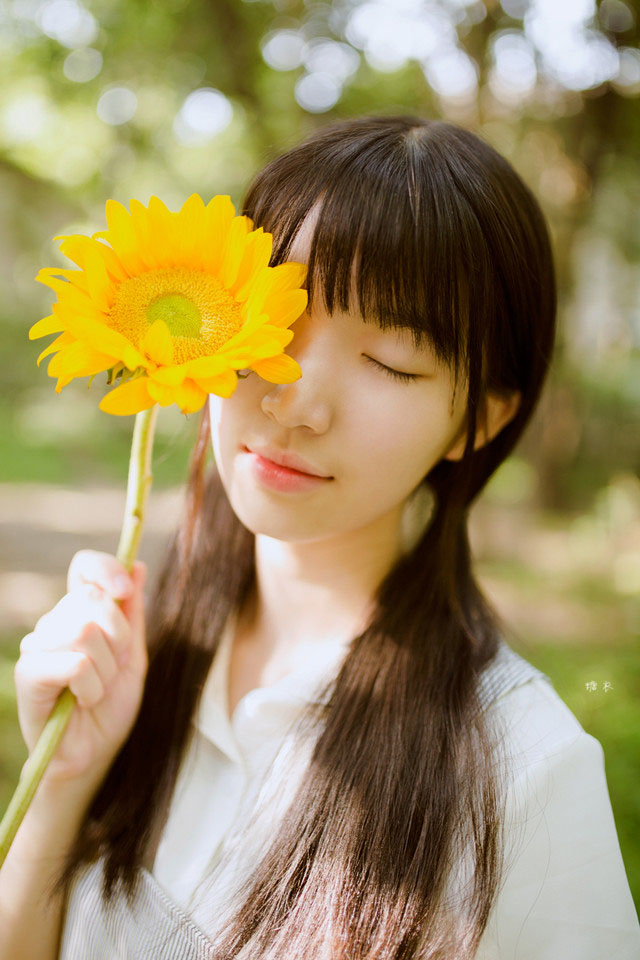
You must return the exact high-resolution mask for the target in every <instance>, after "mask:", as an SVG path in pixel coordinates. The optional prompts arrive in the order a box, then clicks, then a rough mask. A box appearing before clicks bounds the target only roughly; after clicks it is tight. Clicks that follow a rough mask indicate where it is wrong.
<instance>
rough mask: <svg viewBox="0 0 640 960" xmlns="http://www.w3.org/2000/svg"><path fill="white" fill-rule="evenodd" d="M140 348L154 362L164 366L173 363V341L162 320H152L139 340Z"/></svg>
mask: <svg viewBox="0 0 640 960" xmlns="http://www.w3.org/2000/svg"><path fill="white" fill-rule="evenodd" d="M140 350H141V351H142V353H145V354H146V355H147V356H148V357H150V358H151V359H152V360H153V361H154V362H155V363H159V364H165V365H166V366H169V364H171V363H173V341H172V339H171V334H170V332H169V327H168V326H167V325H166V323H165V322H164V320H161V319H160V318H158V319H157V320H154V322H153V323H152V324H151V326H150V327H149V329H148V330H147V332H146V333H145V335H144V337H143V338H142V340H141V341H140Z"/></svg>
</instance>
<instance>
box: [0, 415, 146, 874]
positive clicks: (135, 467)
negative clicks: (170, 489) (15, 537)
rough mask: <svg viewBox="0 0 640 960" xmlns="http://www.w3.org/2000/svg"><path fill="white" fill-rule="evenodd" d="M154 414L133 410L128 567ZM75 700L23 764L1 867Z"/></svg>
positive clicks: (1, 834) (2, 841)
mask: <svg viewBox="0 0 640 960" xmlns="http://www.w3.org/2000/svg"><path fill="white" fill-rule="evenodd" d="M157 415H158V405H157V404H156V403H154V405H153V406H152V407H149V409H147V410H142V411H141V412H140V413H137V414H136V419H135V425H134V429H133V440H132V443H131V454H130V457H129V477H128V480H127V499H126V503H125V510H124V521H123V524H122V532H121V534H120V543H119V544H118V551H117V553H116V556H117V558H118V560H119V561H120V562H121V563H122V564H123V565H124V566H125V567H126V568H127V570H128V571H131V569H132V567H133V564H134V561H135V558H136V554H137V552H138V544H139V542H140V535H141V533H142V525H143V523H144V515H145V507H146V502H147V494H148V493H149V489H150V487H151V481H152V479H153V475H152V473H151V455H152V451H153V435H154V431H155V425H156V418H157ZM75 704H76V698H75V696H74V694H73V693H72V692H71V690H70V689H69V688H68V687H67V688H66V689H65V690H63V691H62V693H61V694H60V696H59V697H58V699H57V701H56V704H55V706H54V708H53V710H52V711H51V713H50V715H49V719H48V720H47V722H46V724H45V726H44V729H43V730H42V733H41V734H40V736H39V738H38V742H37V743H36V745H35V747H34V748H33V751H32V753H31V755H30V757H29V759H28V760H27V762H26V763H25V765H24V766H23V768H22V773H21V774H20V779H19V781H18V786H17V787H16V789H15V792H14V794H13V796H12V798H11V800H10V801H9V806H8V807H7V810H6V812H5V814H4V816H3V818H2V822H0V867H1V866H2V864H3V863H4V861H5V859H6V856H7V854H8V852H9V849H10V848H11V844H12V843H13V840H14V837H15V835H16V833H17V832H18V828H19V826H20V824H21V823H22V821H23V819H24V816H25V814H26V812H27V810H28V809H29V805H30V803H31V801H32V799H33V796H34V794H35V792H36V790H37V788H38V784H39V783H40V781H41V780H42V777H43V775H44V772H45V770H46V769H47V766H48V765H49V761H50V760H51V758H52V756H53V755H54V753H55V752H56V749H57V747H58V744H59V743H60V741H61V739H62V737H63V736H64V732H65V730H66V728H67V725H68V723H69V720H70V719H71V714H72V713H73V708H74V707H75Z"/></svg>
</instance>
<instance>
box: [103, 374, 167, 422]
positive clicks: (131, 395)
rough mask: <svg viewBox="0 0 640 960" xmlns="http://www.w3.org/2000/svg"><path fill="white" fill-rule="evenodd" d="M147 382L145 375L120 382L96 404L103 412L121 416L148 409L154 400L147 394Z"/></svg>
mask: <svg viewBox="0 0 640 960" xmlns="http://www.w3.org/2000/svg"><path fill="white" fill-rule="evenodd" d="M147 384H148V380H147V378H146V377H136V379H135V380H127V381H126V383H121V384H120V386H119V387H116V388H115V390H112V391H111V392H110V393H107V394H105V396H104V397H103V398H102V400H101V401H100V403H99V404H98V406H99V407H100V409H101V410H103V411H104V412H105V413H114V414H116V415H117V416H121V417H126V416H129V414H131V413H139V412H140V411H141V410H148V409H149V407H152V406H153V404H154V403H155V401H154V400H153V398H152V397H151V396H149V391H148V389H147Z"/></svg>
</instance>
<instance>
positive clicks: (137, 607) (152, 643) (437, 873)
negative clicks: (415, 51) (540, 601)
mask: <svg viewBox="0 0 640 960" xmlns="http://www.w3.org/2000/svg"><path fill="white" fill-rule="evenodd" d="M242 212H243V213H245V214H247V215H248V216H250V217H251V218H252V219H253V221H254V224H255V225H256V226H263V227H264V228H265V230H268V231H270V232H272V234H273V237H274V253H273V258H272V264H275V263H281V262H283V261H294V262H299V263H303V264H307V265H308V273H307V283H308V294H309V303H308V309H307V311H306V313H305V314H304V315H303V316H301V317H300V318H298V320H296V323H295V325H294V328H293V329H294V339H293V341H292V343H291V345H290V349H289V350H288V352H289V353H290V354H291V355H292V356H293V357H295V358H296V360H297V361H298V362H299V363H300V366H301V369H302V377H301V379H299V380H298V381H296V382H295V383H290V384H279V385H274V384H272V383H269V382H267V381H265V380H263V379H261V378H260V377H258V376H257V374H255V373H252V372H251V371H249V370H247V371H244V372H243V373H244V376H243V377H242V379H241V380H240V382H239V383H238V386H237V389H236V391H235V393H234V394H233V395H232V397H230V398H229V399H225V400H221V399H220V398H218V397H215V396H212V397H211V398H210V403H209V404H208V405H207V406H205V408H204V410H203V415H202V419H201V423H200V431H199V435H198V439H197V443H196V448H195V451H194V455H193V459H192V464H191V471H190V478H189V487H188V490H187V501H186V505H187V509H186V513H185V518H184V522H183V524H182V525H181V527H180V529H179V530H178V532H177V533H176V536H175V538H174V541H173V542H172V544H171V547H170V550H169V552H168V554H167V556H166V558H165V559H164V564H163V567H162V570H161V573H160V576H159V578H158V582H157V585H156V587H155V589H154V591H153V592H152V594H151V597H150V599H149V602H148V604H147V609H146V614H145V610H144V602H143V599H142V585H143V579H144V577H143V572H144V571H143V566H144V565H143V564H140V563H138V564H136V566H135V568H134V571H133V574H132V577H131V578H129V577H128V576H127V575H126V571H124V570H123V569H122V568H121V567H120V565H119V564H118V563H117V561H116V560H115V558H114V557H111V556H109V555H105V554H101V553H96V552H93V551H81V552H80V553H78V554H76V556H75V557H74V558H73V560H72V563H71V566H70V569H69V584H68V586H69V592H68V593H67V595H66V596H65V597H64V598H63V599H62V600H61V601H60V603H59V604H58V605H57V606H56V607H55V608H54V609H53V610H52V611H51V612H50V613H49V614H47V615H46V616H45V617H43V618H42V619H41V620H40V621H39V622H38V624H37V625H36V628H35V630H34V632H33V633H32V634H29V635H28V636H27V637H26V638H25V639H24V640H23V644H22V647H21V656H20V660H19V661H18V666H17V668H16V682H17V690H18V702H19V710H20V720H21V725H22V729H23V733H24V736H25V740H26V743H27V746H28V747H29V749H31V748H32V747H33V744H34V743H35V741H36V739H37V735H38V733H39V732H40V729H41V727H42V725H43V723H44V719H45V718H46V716H47V715H48V712H49V710H50V708H51V705H52V703H53V701H54V700H55V698H56V696H57V694H58V693H59V690H60V689H61V688H62V687H64V686H67V685H69V686H70V687H71V689H72V690H73V692H74V693H75V694H76V696H77V697H78V707H77V710H76V712H75V714H74V717H73V719H72V723H71V725H70V727H69V730H68V731H67V733H66V734H65V738H64V740H63V742H62V744H61V746H60V749H59V752H58V754H57V756H56V758H55V759H54V761H53V762H52V765H51V767H50V769H49V770H48V772H47V776H46V777H45V780H44V781H43V783H42V784H41V787H40V790H39V793H38V795H37V797H36V800H35V802H34V804H33V806H32V808H31V809H30V810H29V813H28V814H27V817H26V818H25V821H24V823H23V825H22V827H21V830H20V831H19V834H18V837H17V838H16V842H15V844H14V847H13V848H12V851H11V854H10V857H9V859H8V860H7V863H6V864H5V871H3V876H2V877H1V878H0V879H2V885H1V886H0V892H1V893H2V902H3V903H4V907H3V908H2V909H3V913H4V917H3V919H4V921H5V924H4V930H5V933H4V934H2V935H1V936H3V937H4V945H3V948H4V953H3V954H2V956H3V957H5V956H6V957H9V956H10V957H11V958H12V960H16V958H19V957H25V958H26V957H28V958H29V960H32V958H33V957H36V956H37V957H38V958H42V960H47V958H54V957H57V956H59V957H61V958H62V960H72V958H73V960H76V958H78V957H82V958H84V960H93V958H95V960H98V958H100V960H109V958H116V957H135V958H138V957H140V958H142V957H149V958H151V957H153V958H154V960H158V958H166V960H169V958H171V960H175V958H192V957H193V958H196V957H197V958H200V957H202V958H205V957H207V958H215V960H229V958H232V957H233V958H240V957H241V958H244V960H247V958H251V960H254V958H255V960H259V958H267V957H268V958H274V960H284V958H287V960H289V958H291V960H293V958H296V960H298V958H309V960H311V958H313V960H325V958H326V960H329V958H331V960H356V958H358V960H360V958H362V960H365V958H366V960H373V958H376V960H410V958H416V960H418V958H419V960H427V958H428V960H436V958H439V960H445V958H446V960H464V958H471V957H479V958H483V960H498V958H503V960H516V958H517V960H555V958H562V960H602V958H603V957H614V956H615V957H616V958H617V960H632V958H637V957H638V956H639V955H640V928H639V926H638V921H637V918H636V915H635V912H634V908H633V903H632V900H631V894H630V891H629V886H628V883H627V880H626V876H625V871H624V866H623V862H622V858H621V854H620V848H619V845H618V840H617V836H616V830H615V824H614V820H613V816H612V810H611V805H610V802H609V796H608V792H607V784H606V779H605V773H604V763H603V752H602V748H601V746H600V744H599V742H598V741H597V740H595V739H594V738H593V737H592V736H590V735H589V734H587V733H586V732H585V731H584V730H583V728H582V727H581V725H580V724H579V722H578V721H577V719H576V718H575V717H574V716H573V714H572V713H571V712H570V711H569V709H568V708H567V706H566V705H565V704H564V703H563V701H562V700H561V699H560V698H559V696H558V695H557V693H556V692H555V691H554V689H553V686H552V684H551V682H550V681H549V679H548V678H547V677H545V676H544V675H543V674H541V673H540V672H539V671H538V670H536V669H535V668H534V667H533V666H532V665H531V664H529V663H528V662H527V661H526V660H524V659H523V658H521V657H519V656H518V655H517V654H515V652H514V651H512V650H511V648H510V646H509V644H508V643H507V642H506V640H505V639H504V636H503V634H504V632H505V631H504V629H503V626H502V624H501V622H500V620H499V618H498V615H497V613H496V611H495V610H493V608H492V607H491V605H490V603H489V602H488V601H487V599H486V597H485V596H484V595H483V593H482V591H481V589H480V587H479V585H478V583H477V581H476V579H475V577H474V574H473V570H472V558H471V554H470V549H469V542H468V535H467V521H468V515H469V509H470V507H471V505H472V503H473V501H474V500H475V498H476V497H477V495H478V494H479V493H480V491H481V490H482V488H483V487H484V485H485V484H486V482H487V480H488V479H489V477H490V476H491V475H492V473H493V472H494V471H495V470H496V468H497V467H498V466H499V464H500V463H502V462H503V461H504V459H505V458H506V457H507V456H508V455H509V454H510V453H511V451H512V450H513V449H514V446H515V445H516V443H517V441H518V440H519V438H520V436H521V435H522V432H523V430H524V428H525V426H526V425H527V423H528V422H529V420H530V418H531V415H532V412H533V410H534V408H535V406H536V403H537V401H538V398H539V396H540V392H541V389H542V387H543V383H544V379H545V375H546V373H547V371H548V368H549V365H550V362H551V359H552V350H553V343H554V332H555V313H556V294H555V280H554V270H553V261H552V255H551V249H550V243H549V237H548V233H547V229H546V226H545V223H544V219H543V216H542V214H541V212H540V209H539V207H538V205H537V203H536V201H535V199H534V198H533V196H532V194H531V193H530V191H529V190H528V189H527V187H526V186H525V185H524V184H523V182H522V180H521V179H520V178H519V177H518V175H517V174H516V173H515V172H514V170H513V169H512V167H511V166H510V165H509V164H508V163H507V161H506V160H505V159H504V158H502V157H501V156H500V155H499V154H498V153H496V151H495V150H493V149H492V148H491V147H489V146H488V145H487V144H486V143H484V142H483V141H482V140H481V139H479V138H478V137H477V136H475V135H474V134H472V133H470V132H468V131H465V130H463V129H461V128H459V127H457V126H454V125H451V124H448V123H443V122H436V121H430V120H424V119H419V118H414V117H404V116H400V117H367V118H362V119H356V120H349V121H344V122H341V123H338V124H336V125H334V126H331V127H328V128H325V129H323V130H321V131H320V132H318V133H316V134H315V135H314V136H312V137H311V138H310V139H309V140H307V141H306V142H304V143H303V144H302V145H300V146H298V147H296V148H294V149H292V150H290V151H288V152H287V153H285V154H284V155H283V156H280V157H278V158H277V159H275V160H274V161H272V162H271V163H270V164H268V166H267V167H266V168H265V169H264V170H263V171H262V172H261V173H259V174H258V176H257V177H256V179H255V180H254V182H253V184H252V185H251V186H250V189H249V191H248V194H247V196H246V198H245V202H244V206H243V211H242ZM211 444H212V446H213V453H214V461H215V463H214V465H212V466H211V467H210V468H209V469H208V471H207V472H206V473H205V461H206V456H207V452H208V450H209V449H210V447H211ZM278 464H280V465H282V464H284V467H283V466H278ZM289 468H294V469H289ZM514 535H517V532H516V531H514ZM118 574H120V575H123V574H124V576H125V581H124V587H121V586H119V584H118ZM116 597H119V598H124V600H123V604H122V608H121V609H120V608H119V607H118V605H117V604H116V603H115V599H114V598H116ZM45 904H46V907H45V906H44V905H45Z"/></svg>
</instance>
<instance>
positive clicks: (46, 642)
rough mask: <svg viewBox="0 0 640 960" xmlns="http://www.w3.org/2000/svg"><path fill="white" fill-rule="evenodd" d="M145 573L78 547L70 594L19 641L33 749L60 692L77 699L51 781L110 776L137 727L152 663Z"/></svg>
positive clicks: (21, 713)
mask: <svg viewBox="0 0 640 960" xmlns="http://www.w3.org/2000/svg"><path fill="white" fill-rule="evenodd" d="M145 577H146V565H145V564H144V563H142V562H140V561H137V562H136V563H135V564H134V566H133V569H132V571H131V575H129V574H128V573H127V570H126V568H125V567H124V566H123V565H122V564H121V563H120V562H119V561H118V560H117V559H116V557H114V556H112V555H111V554H108V553H102V552H98V551H95V550H80V551H79V552H78V553H76V554H75V556H74V557H73V559H72V560H71V563H70V565H69V571H68V574H67V590H68V592H67V593H66V594H65V595H64V597H62V599H61V600H60V601H59V602H58V603H57V604H56V606H55V607H53V609H52V610H50V611H49V612H48V613H45V614H44V615H43V616H42V617H40V619H39V620H38V622H37V623H36V626H35V628H34V630H33V631H32V632H31V633H28V634H27V635H26V636H25V637H23V639H22V641H21V643H20V658H19V659H18V662H17V663H16V666H15V671H14V677H15V684H16V692H17V700H18V718H19V721H20V729H21V730H22V735H23V737H24V741H25V743H26V745H27V748H28V750H29V755H31V752H32V751H33V748H34V747H35V745H36V743H37V741H38V738H39V736H40V734H41V732H42V730H43V728H44V725H45V723H46V721H47V719H48V717H49V715H50V713H51V710H52V709H53V706H54V704H55V702H56V700H57V699H58V696H59V695H60V692H61V691H62V690H63V689H64V688H65V687H69V688H70V689H71V692H72V693H73V694H74V695H75V697H76V699H77V703H76V706H75V708H74V711H73V714H72V716H71V719H70V720H69V723H68V726H67V728H66V730H65V733H64V736H63V738H62V740H61V741H60V744H59V745H58V748H57V750H56V753H55V754H54V756H53V757H52V758H51V761H50V763H49V765H48V767H47V769H46V771H45V774H44V779H46V780H47V781H51V782H55V781H59V780H60V781H61V780H70V779H75V778H82V777H87V776H90V775H92V774H96V773H98V772H103V773H104V774H106V772H107V770H108V768H109V767H110V766H111V763H112V762H113V760H114V759H115V757H116V755H117V753H118V752H119V750H120V748H121V747H122V745H123V743H124V742H125V740H126V739H127V737H128V735H129V733H130V731H131V728H132V727H133V724H134V722H135V719H136V717H137V715H138V711H139V709H140V704H141V702H142V693H143V690H144V682H145V678H146V674H147V668H148V656H147V645H146V629H145V614H144V596H143V588H144V582H145ZM121 578H122V579H121ZM119 598H121V599H122V603H121V605H119V604H118V603H117V602H116V600H117V599H119Z"/></svg>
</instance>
